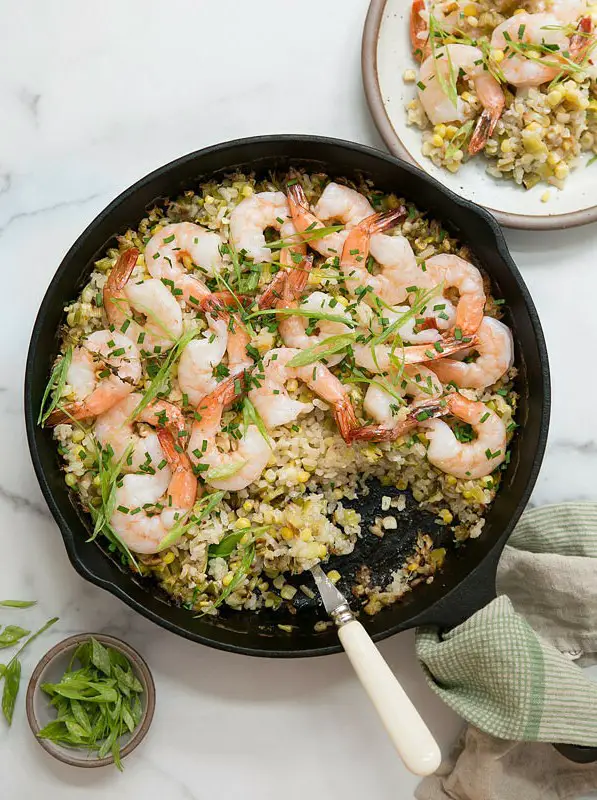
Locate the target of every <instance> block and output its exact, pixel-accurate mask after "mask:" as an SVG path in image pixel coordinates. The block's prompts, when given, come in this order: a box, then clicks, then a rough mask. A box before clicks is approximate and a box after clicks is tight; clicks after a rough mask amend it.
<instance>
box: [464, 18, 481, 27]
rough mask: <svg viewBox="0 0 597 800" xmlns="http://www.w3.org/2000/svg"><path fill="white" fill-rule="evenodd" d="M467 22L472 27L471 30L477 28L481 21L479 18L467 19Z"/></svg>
mask: <svg viewBox="0 0 597 800" xmlns="http://www.w3.org/2000/svg"><path fill="white" fill-rule="evenodd" d="M466 21H467V22H468V24H469V25H470V26H471V28H476V27H477V25H478V24H479V19H478V18H477V17H467V18H466Z"/></svg>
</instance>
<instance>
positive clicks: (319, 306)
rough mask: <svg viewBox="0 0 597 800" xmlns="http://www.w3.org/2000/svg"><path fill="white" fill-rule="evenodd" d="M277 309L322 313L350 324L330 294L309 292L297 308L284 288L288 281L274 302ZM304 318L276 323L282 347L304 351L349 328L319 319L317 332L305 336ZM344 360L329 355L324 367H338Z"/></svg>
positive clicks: (347, 314)
mask: <svg viewBox="0 0 597 800" xmlns="http://www.w3.org/2000/svg"><path fill="white" fill-rule="evenodd" d="M277 307H278V308H300V309H301V310H302V311H313V312H315V313H320V312H324V313H327V314H334V316H338V317H342V318H343V319H345V320H346V321H347V322H348V323H350V322H352V317H351V316H350V314H349V313H348V312H347V311H346V310H345V309H344V306H342V305H341V304H340V303H339V302H338V301H337V300H336V299H335V298H334V297H333V296H332V295H330V294H326V293H325V292H312V293H311V294H310V295H309V296H308V297H306V298H305V299H304V300H302V301H301V303H300V305H299V304H298V303H297V301H296V300H295V299H294V297H293V295H292V292H291V290H289V289H288V282H287V286H286V287H285V289H283V291H282V297H281V299H280V300H279V301H278V303H277ZM307 325H308V318H307V317H303V316H300V315H298V314H297V315H296V316H282V317H281V318H280V320H279V321H278V330H279V332H280V336H281V337H282V340H283V342H284V344H285V345H286V346H287V347H298V348H299V349H301V350H305V349H306V348H308V347H314V346H315V345H318V344H321V342H323V341H324V339H326V338H328V337H329V336H337V335H339V334H342V333H348V332H349V330H350V328H349V327H348V326H347V325H344V324H343V323H341V322H334V321H333V320H326V319H321V320H318V321H317V329H318V331H319V333H317V334H308V333H307ZM343 358H344V354H337V355H331V356H329V357H328V358H327V359H326V363H327V365H328V366H334V365H335V364H339V363H340V361H342V359H343Z"/></svg>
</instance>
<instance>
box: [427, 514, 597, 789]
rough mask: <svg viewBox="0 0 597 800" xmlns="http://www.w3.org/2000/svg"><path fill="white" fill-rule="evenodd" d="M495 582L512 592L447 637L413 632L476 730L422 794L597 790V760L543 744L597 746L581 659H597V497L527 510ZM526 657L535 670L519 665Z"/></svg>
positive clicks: (441, 688) (430, 668)
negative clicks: (575, 758)
mask: <svg viewBox="0 0 597 800" xmlns="http://www.w3.org/2000/svg"><path fill="white" fill-rule="evenodd" d="M497 588H498V594H501V595H507V597H506V596H502V597H499V598H498V599H497V600H495V601H493V603H490V604H489V605H488V606H486V608H485V609H482V610H481V611H479V612H477V614H475V615H474V616H473V617H472V618H471V619H470V620H467V622H465V623H463V625H461V626H459V627H458V628H455V629H454V630H453V631H450V632H448V633H447V634H446V635H445V636H443V637H441V636H440V635H439V634H438V632H437V631H434V630H430V629H423V630H421V631H418V632H417V652H418V655H419V658H420V659H421V661H422V664H423V668H424V669H425V671H426V675H427V679H428V681H429V683H430V685H431V687H432V688H433V689H434V691H436V692H437V693H438V694H439V695H440V696H441V697H442V698H443V699H444V700H445V701H446V702H447V703H448V704H449V705H450V706H451V707H452V708H454V709H455V710H456V711H458V712H459V713H461V714H462V716H464V717H465V718H466V719H468V721H469V722H474V723H476V725H477V727H475V726H474V725H470V726H469V727H468V728H467V729H466V730H465V731H464V733H463V735H462V737H461V739H460V741H459V742H458V745H457V747H456V749H455V752H454V754H453V755H452V757H451V759H450V760H449V761H448V762H446V763H445V764H443V765H442V767H441V768H440V770H438V773H437V774H436V775H434V776H432V777H431V778H427V779H425V780H424V781H423V782H422V783H421V784H420V786H419V788H418V789H417V793H416V797H417V798H418V800H448V799H449V800H535V798H536V799H537V800H539V798H541V800H556V798H562V800H569V799H570V800H571V799H572V798H577V797H580V796H582V795H587V794H588V793H589V792H595V793H596V795H597V764H587V765H582V764H575V763H573V762H571V761H569V760H568V759H566V758H565V757H564V756H562V755H560V754H559V753H558V752H557V751H556V750H555V749H554V748H553V747H552V746H551V745H550V744H547V743H544V742H549V741H576V742H577V743H583V744H588V743H589V742H590V743H591V744H594V742H593V739H594V738H595V730H596V729H597V719H596V718H595V716H596V715H595V714H594V713H593V712H594V710H595V697H596V696H597V685H596V684H593V683H588V681H587V678H586V676H585V675H583V674H582V672H581V670H580V669H579V668H578V667H577V666H576V664H582V665H584V666H588V665H590V664H593V663H595V662H596V661H597V504H588V503H587V504H565V505H560V506H547V507H544V508H540V509H533V510H530V511H528V512H526V513H525V514H524V515H523V517H522V518H521V521H520V522H519V524H518V526H517V527H516V530H515V531H514V533H513V534H512V536H511V538H510V540H509V542H508V545H507V546H506V548H505V550H504V554H503V556H502V559H501V561H500V565H499V569H498V580H497ZM529 626H530V627H529ZM531 628H532V629H533V630H531ZM519 648H520V649H519ZM529 652H532V658H530V659H528V658H527V656H528V653H529ZM525 658H527V661H526V662H525ZM521 659H522V660H521ZM467 663H474V664H475V670H473V671H471V670H469V669H468V668H467V666H466V665H467ZM497 663H499V664H500V666H499V667H496V664H497ZM521 664H523V666H524V669H523V671H524V672H525V673H528V675H529V676H530V677H529V679H527V678H526V677H525V675H524V674H516V673H517V672H520V669H521ZM506 670H507V673H506ZM538 674H539V676H540V680H538V679H537V675H538ZM529 686H531V687H533V688H532V691H528V689H529ZM479 728H483V729H484V730H483V731H482V730H480V729H479ZM492 734H493V735H492ZM496 736H499V737H500V738H496ZM585 737H588V738H585ZM513 739H526V740H527V741H523V742H521V741H512V740H513ZM529 740H530V741H529Z"/></svg>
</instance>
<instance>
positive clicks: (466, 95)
mask: <svg viewBox="0 0 597 800" xmlns="http://www.w3.org/2000/svg"><path fill="white" fill-rule="evenodd" d="M462 99H463V100H464V102H465V103H470V102H471V100H473V95H472V94H471V93H470V92H463V93H462Z"/></svg>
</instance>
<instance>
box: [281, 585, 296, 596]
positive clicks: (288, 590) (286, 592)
mask: <svg viewBox="0 0 597 800" xmlns="http://www.w3.org/2000/svg"><path fill="white" fill-rule="evenodd" d="M295 594H296V589H295V588H294V586H290V585H289V584H286V585H285V586H283V587H282V589H281V590H280V597H281V598H282V600H292V598H293V597H294V595H295Z"/></svg>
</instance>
